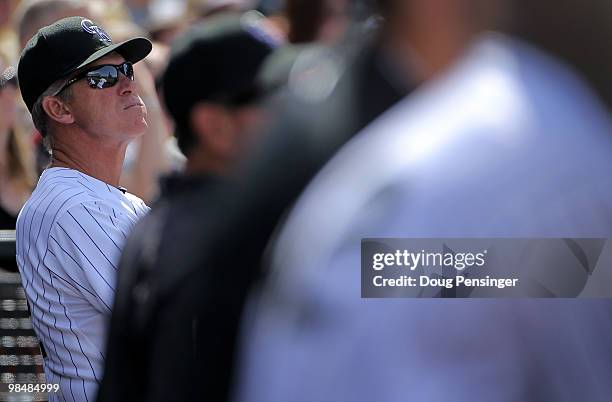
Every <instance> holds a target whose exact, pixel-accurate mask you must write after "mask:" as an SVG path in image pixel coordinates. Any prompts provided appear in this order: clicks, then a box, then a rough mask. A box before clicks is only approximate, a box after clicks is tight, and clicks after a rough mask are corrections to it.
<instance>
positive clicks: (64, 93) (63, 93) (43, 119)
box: [32, 79, 72, 150]
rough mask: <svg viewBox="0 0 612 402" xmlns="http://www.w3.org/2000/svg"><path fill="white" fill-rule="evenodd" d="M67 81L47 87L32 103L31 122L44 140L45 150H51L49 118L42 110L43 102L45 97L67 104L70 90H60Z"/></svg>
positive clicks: (70, 93)
mask: <svg viewBox="0 0 612 402" xmlns="http://www.w3.org/2000/svg"><path fill="white" fill-rule="evenodd" d="M66 82H67V79H61V80H58V81H55V82H54V83H53V84H51V85H50V86H49V88H47V89H46V90H45V91H44V92H43V93H42V94H41V95H40V96H39V97H38V99H36V102H34V106H32V122H33V123H34V127H36V129H37V130H38V132H40V134H41V135H42V136H43V138H44V140H45V146H46V147H47V149H49V150H50V149H51V144H50V141H51V138H50V136H49V116H48V115H47V112H45V109H44V108H43V105H42V103H43V100H44V99H45V98H46V97H47V96H57V97H58V98H59V99H60V100H61V101H62V102H68V101H69V100H70V99H71V98H72V88H71V87H66V88H64V89H63V90H62V88H63V87H64V85H66Z"/></svg>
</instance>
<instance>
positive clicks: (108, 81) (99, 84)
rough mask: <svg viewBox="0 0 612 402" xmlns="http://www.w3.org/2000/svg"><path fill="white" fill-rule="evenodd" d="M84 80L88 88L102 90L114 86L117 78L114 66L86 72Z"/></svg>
mask: <svg viewBox="0 0 612 402" xmlns="http://www.w3.org/2000/svg"><path fill="white" fill-rule="evenodd" d="M86 78H87V83H88V84H89V86H90V87H92V88H99V89H102V88H108V87H112V86H113V85H115V84H116V83H117V79H118V78H119V76H118V73H117V69H116V68H115V67H114V66H103V67H100V68H98V69H95V70H92V71H90V72H88V73H87V75H86Z"/></svg>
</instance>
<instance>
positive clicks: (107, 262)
mask: <svg viewBox="0 0 612 402" xmlns="http://www.w3.org/2000/svg"><path fill="white" fill-rule="evenodd" d="M150 51H151V43H150V42H149V41H148V40H147V39H144V38H135V39H130V40H128V41H125V42H121V43H117V44H115V43H113V41H112V39H111V38H110V36H109V35H108V34H107V33H106V32H105V31H104V29H102V28H101V27H100V26H99V25H98V24H97V23H95V22H94V21H91V20H89V19H86V18H83V17H68V18H64V19H62V20H59V21H57V22H55V23H53V24H51V25H49V26H46V27H44V28H42V29H40V30H39V31H38V32H37V33H36V34H35V35H34V37H32V38H31V39H30V40H29V41H28V43H27V45H26V46H25V48H24V50H23V52H22V54H21V58H20V61H19V67H18V79H19V83H20V90H21V94H22V97H23V99H24V101H25V104H26V106H27V107H28V110H29V111H30V112H31V113H32V119H33V122H34V125H35V126H36V128H37V129H38V130H39V131H40V133H41V134H42V136H43V137H44V138H45V140H46V141H47V144H48V146H49V149H50V151H51V165H50V167H49V168H47V169H46V170H45V171H43V173H42V175H41V177H40V179H39V182H38V185H37V186H36V189H35V191H34V192H33V194H32V196H31V198H30V199H29V200H28V201H27V202H26V204H25V206H24V207H23V209H22V210H21V213H20V214H19V217H18V219H17V237H18V238H19V240H18V241H17V264H18V266H19V271H20V273H21V277H22V282H23V286H24V289H25V292H26V297H27V299H28V303H29V306H30V309H31V315H32V323H33V325H34V329H35V331H36V334H37V335H38V337H39V339H40V341H41V346H42V349H43V354H44V355H45V359H44V368H45V375H46V378H47V382H49V383H54V384H59V391H58V392H57V393H51V394H49V398H50V400H52V401H54V400H75V401H86V400H89V401H92V400H94V399H95V396H96V393H97V387H98V384H99V382H100V380H101V378H102V366H103V363H104V355H105V339H106V331H107V323H108V318H109V315H110V311H111V307H112V304H113V300H114V294H115V282H116V271H117V265H118V260H119V255H120V253H121V249H122V247H123V242H124V240H125V238H126V236H127V234H128V233H129V232H130V230H131V228H132V226H133V225H134V224H135V223H136V221H137V220H138V219H139V218H140V217H142V216H143V215H144V214H145V213H146V212H147V211H148V207H147V206H146V205H145V204H144V202H143V201H142V200H140V199H139V198H138V197H135V196H133V195H131V194H129V193H127V191H126V190H125V189H123V188H119V187H118V183H119V176H120V173H121V167H122V163H123V159H124V157H125V150H126V147H127V145H128V143H129V142H130V140H132V139H134V138H136V137H138V136H140V135H142V134H143V133H144V132H145V130H146V128H147V122H146V113H147V111H146V107H145V105H144V103H143V101H142V99H141V98H140V96H139V94H138V90H137V86H136V84H135V82H134V79H135V77H134V69H133V63H136V62H138V61H140V60H142V59H143V58H144V57H145V56H146V55H147V54H148V53H149V52H150Z"/></svg>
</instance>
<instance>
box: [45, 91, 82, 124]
mask: <svg viewBox="0 0 612 402" xmlns="http://www.w3.org/2000/svg"><path fill="white" fill-rule="evenodd" d="M42 107H43V109H44V110H45V112H46V113H47V115H48V116H49V117H50V118H52V119H53V120H55V121H57V122H58V123H62V124H71V123H74V116H73V115H72V112H71V110H70V107H69V106H68V105H67V104H66V103H64V102H62V101H61V99H59V98H58V97H57V96H45V98H44V99H43V101H42Z"/></svg>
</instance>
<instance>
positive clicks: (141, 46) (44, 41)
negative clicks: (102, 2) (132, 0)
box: [17, 17, 152, 112]
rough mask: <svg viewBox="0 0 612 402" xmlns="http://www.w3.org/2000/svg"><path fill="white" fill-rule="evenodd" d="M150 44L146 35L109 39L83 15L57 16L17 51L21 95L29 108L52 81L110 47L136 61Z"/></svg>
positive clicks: (64, 75) (94, 58)
mask: <svg viewBox="0 0 612 402" xmlns="http://www.w3.org/2000/svg"><path fill="white" fill-rule="evenodd" d="M151 48H152V45H151V42H149V40H148V39H146V38H134V39H130V40H127V41H124V42H121V43H113V41H112V39H111V38H110V36H109V35H108V34H107V33H106V32H105V31H104V30H103V29H102V28H101V27H100V26H99V25H98V24H96V23H95V22H93V21H91V20H89V19H87V18H84V17H68V18H64V19H61V20H59V21H56V22H54V23H53V24H51V25H49V26H46V27H44V28H41V29H40V30H39V31H38V32H37V33H36V35H34V36H33V37H32V38H31V39H30V40H29V41H28V43H27V44H26V46H25V48H24V49H23V51H22V52H21V58H20V59H19V66H18V69H17V76H18V79H19V86H20V89H21V96H22V97H23V100H24V101H25V104H26V106H27V107H28V110H30V112H31V111H32V107H33V106H34V103H35V102H36V100H37V99H38V97H39V96H40V95H41V94H42V93H43V92H44V91H45V90H46V89H47V88H49V86H51V84H53V83H54V82H56V81H58V80H60V79H62V78H67V77H69V76H71V75H72V74H73V73H74V72H76V71H78V70H80V69H82V68H83V67H85V66H87V65H88V64H90V63H93V62H94V61H96V60H98V59H100V58H102V57H104V56H106V55H107V54H109V53H111V52H113V51H114V52H117V53H119V54H120V55H121V56H123V57H124V58H125V60H126V61H130V62H132V63H136V62H138V61H140V60H142V59H143V58H144V57H145V56H146V55H147V54H149V52H150V51H151Z"/></svg>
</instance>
